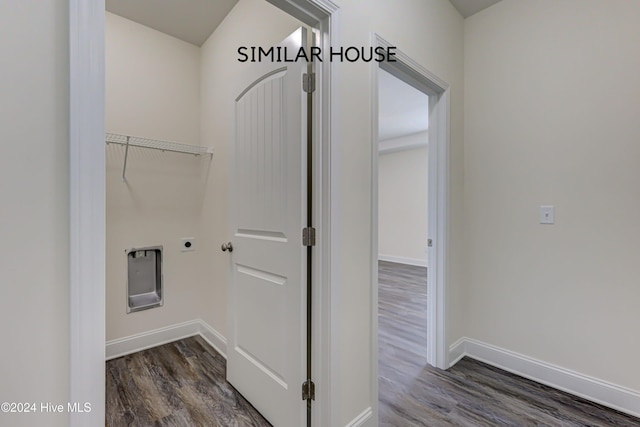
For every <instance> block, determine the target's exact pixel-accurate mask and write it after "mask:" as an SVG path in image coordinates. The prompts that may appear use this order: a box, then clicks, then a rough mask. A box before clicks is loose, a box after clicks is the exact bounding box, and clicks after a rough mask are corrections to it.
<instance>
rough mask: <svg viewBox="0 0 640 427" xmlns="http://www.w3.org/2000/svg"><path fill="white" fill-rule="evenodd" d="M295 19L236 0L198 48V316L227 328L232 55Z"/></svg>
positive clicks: (253, 1)
mask: <svg viewBox="0 0 640 427" xmlns="http://www.w3.org/2000/svg"><path fill="white" fill-rule="evenodd" d="M299 26H300V23H299V22H297V21H296V20H294V19H293V18H292V17H290V16H289V15H287V14H285V13H284V12H282V11H281V10H279V9H277V8H276V7H274V6H272V5H270V4H269V3H267V2H266V1H263V0H240V1H239V2H238V4H236V6H235V7H234V8H233V9H232V10H231V12H230V13H229V15H227V17H226V18H225V20H224V21H222V23H221V24H220V25H219V26H218V28H217V29H216V31H215V32H214V33H213V34H212V35H211V37H210V38H209V39H208V40H207V41H206V42H205V43H204V44H203V45H202V48H201V61H202V70H201V76H202V80H201V87H202V104H201V105H202V116H201V132H202V144H203V145H208V146H211V147H213V148H214V150H215V155H214V157H213V162H212V165H211V173H210V175H209V179H208V181H207V191H206V195H205V199H204V203H203V206H202V227H203V228H202V236H203V240H202V244H201V245H200V249H199V250H200V251H201V253H203V254H204V255H203V256H204V257H205V259H206V262H205V263H204V264H205V265H204V268H205V270H204V272H203V275H204V277H206V278H207V280H208V284H209V286H208V287H207V289H206V294H204V295H203V298H204V299H205V300H207V301H208V307H207V311H206V312H205V313H204V315H203V316H204V317H203V320H205V321H206V322H207V323H208V324H209V325H211V326H213V327H214V328H215V329H216V330H218V331H220V332H221V333H222V334H224V335H226V334H227V283H228V280H229V277H228V273H229V266H230V262H231V258H230V257H229V254H228V253H227V252H222V251H221V250H220V245H221V244H222V243H224V242H228V241H229V240H232V239H231V236H230V235H229V229H228V225H227V213H228V200H229V196H228V188H227V187H228V182H229V181H228V174H229V169H228V163H229V160H228V154H227V152H228V148H229V145H230V144H231V143H232V140H233V133H234V127H233V123H234V117H233V112H234V108H233V105H234V100H235V98H236V97H237V96H238V93H236V92H235V90H234V84H233V82H234V77H235V76H236V75H237V74H238V73H239V72H241V70H242V68H243V65H244V64H242V63H240V62H238V61H237V58H238V53H237V49H238V47H239V46H270V45H276V44H278V43H279V42H280V41H282V40H283V39H284V38H285V37H287V36H288V35H289V34H291V33H292V32H293V31H294V30H295V29H296V28H298V27H299Z"/></svg>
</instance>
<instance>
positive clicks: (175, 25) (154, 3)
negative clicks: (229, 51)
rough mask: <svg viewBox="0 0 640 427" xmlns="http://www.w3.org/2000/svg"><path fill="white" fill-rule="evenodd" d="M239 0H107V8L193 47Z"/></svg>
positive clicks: (204, 38)
mask: <svg viewBox="0 0 640 427" xmlns="http://www.w3.org/2000/svg"><path fill="white" fill-rule="evenodd" d="M237 2H238V0H106V5H107V11H109V12H111V13H115V14H116V15H120V16H122V17H123V18H127V19H130V20H132V21H135V22H137V23H138V24H142V25H146V26H147V27H151V28H153V29H154V30H158V31H161V32H163V33H166V34H169V35H170V36H173V37H176V38H178V39H180V40H184V41H186V42H188V43H191V44H194V45H196V46H202V44H203V43H204V42H205V41H206V40H207V39H208V38H209V36H210V35H211V33H213V31H214V30H215V29H216V28H217V27H218V25H219V24H220V23H221V22H222V20H223V19H224V18H225V16H227V14H228V13H229V11H231V9H233V7H234V6H235V5H236V3H237Z"/></svg>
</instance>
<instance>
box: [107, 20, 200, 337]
mask: <svg viewBox="0 0 640 427" xmlns="http://www.w3.org/2000/svg"><path fill="white" fill-rule="evenodd" d="M106 130H107V132H114V133H121V134H125V135H134V136H141V137H147V138H156V139H161V140H168V141H174V142H180V143H187V144H196V145H197V144H198V143H199V139H200V138H199V136H200V49H199V48H198V47H196V46H194V45H191V44H189V43H185V42H183V41H180V40H178V39H176V38H174V37H171V36H168V35H166V34H163V33H160V32H158V31H156V30H153V29H151V28H148V27H145V26H142V25H140V24H137V23H135V22H133V21H130V20H127V19H124V18H122V17H120V16H117V15H114V14H111V13H107V19H106ZM123 162H124V147H122V146H118V145H109V146H107V285H106V286H107V289H106V297H107V307H106V308H107V313H106V315H107V316H106V317H107V318H106V322H107V323H106V327H107V331H106V335H107V340H108V341H109V340H113V339H117V338H123V337H126V336H129V335H133V334H136V333H140V332H145V331H149V330H152V329H157V328H160V327H164V326H168V325H173V324H176V323H180V322H184V321H189V320H193V319H197V318H199V317H201V315H202V313H203V311H204V307H205V306H206V304H205V301H204V300H203V298H202V295H203V294H204V293H205V288H206V287H207V286H208V284H207V283H206V282H205V281H204V280H203V278H202V276H201V274H200V270H201V268H202V267H201V264H202V262H201V261H202V260H201V258H200V252H199V243H200V240H202V239H201V237H202V236H201V233H200V223H199V221H200V209H201V205H202V200H203V195H204V182H205V179H206V174H207V170H208V169H207V166H208V164H209V156H201V157H199V158H196V157H194V156H191V155H185V154H176V153H167V152H160V151H153V150H149V149H142V148H130V149H129V157H128V160H127V182H126V183H125V182H122V179H121V175H122V166H123ZM183 237H195V238H196V241H195V243H196V245H195V247H196V251H195V252H181V251H180V248H181V241H180V239H181V238H183ZM150 245H163V247H164V253H163V255H164V259H163V270H164V306H163V307H160V308H153V309H150V310H145V311H140V312H135V313H131V314H127V312H126V309H127V298H126V290H127V282H126V281H127V273H126V268H127V263H126V256H125V250H126V249H131V248H134V247H141V246H150Z"/></svg>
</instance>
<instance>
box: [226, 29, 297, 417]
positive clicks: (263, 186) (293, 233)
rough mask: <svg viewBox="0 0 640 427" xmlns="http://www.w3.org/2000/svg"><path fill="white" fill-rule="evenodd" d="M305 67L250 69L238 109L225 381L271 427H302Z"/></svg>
mask: <svg viewBox="0 0 640 427" xmlns="http://www.w3.org/2000/svg"><path fill="white" fill-rule="evenodd" d="M306 39H307V37H306V31H305V30H304V29H303V28H300V29H298V30H297V31H296V32H294V33H293V34H292V35H291V36H289V37H288V38H287V39H285V40H284V41H283V42H282V43H281V44H280V46H282V47H286V48H287V49H288V51H289V53H291V52H293V53H294V54H295V53H297V52H298V49H299V48H300V47H301V46H305V44H306ZM306 67H307V64H306V63H305V62H302V61H300V62H291V63H271V62H257V63H251V64H250V63H247V68H248V69H249V71H248V73H247V75H246V76H243V77H240V79H241V80H242V82H243V83H242V85H241V89H239V90H238V97H237V99H236V102H235V121H236V127H235V128H236V134H235V141H234V144H233V147H232V149H231V152H232V153H233V156H234V159H233V163H232V167H231V170H232V173H231V178H232V181H231V188H230V190H231V193H230V196H231V199H232V210H231V218H230V222H231V226H232V242H231V243H232V245H233V251H232V252H231V254H230V256H231V257H232V262H231V266H232V272H231V284H230V291H229V326H230V327H229V334H228V335H229V336H228V345H227V349H228V351H227V353H228V354H227V379H228V381H229V382H230V383H231V384H232V385H233V386H234V387H235V388H236V389H237V390H238V391H239V392H240V393H241V394H242V395H243V396H244V397H245V398H246V399H247V400H249V402H251V404H253V405H254V406H255V407H256V409H258V411H260V413H262V414H263V415H264V416H265V418H267V419H268V420H269V421H270V422H271V423H272V424H273V425H274V426H275V427H300V426H303V425H305V424H306V421H305V419H306V418H305V416H306V412H305V409H306V402H305V401H303V400H302V396H301V386H302V383H303V381H304V379H305V377H306V373H305V369H306V339H307V337H306V257H305V254H306V248H305V247H304V246H303V245H302V229H303V228H304V227H305V225H306V210H307V207H306V172H305V171H306V169H305V165H306V126H307V123H306V105H307V104H306V99H307V98H306V93H304V92H303V90H302V76H303V73H304V72H305V71H306Z"/></svg>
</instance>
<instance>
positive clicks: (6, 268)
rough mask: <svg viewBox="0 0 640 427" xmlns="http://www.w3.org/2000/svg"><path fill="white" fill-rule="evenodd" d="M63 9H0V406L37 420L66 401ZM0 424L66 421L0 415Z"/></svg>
mask: <svg viewBox="0 0 640 427" xmlns="http://www.w3.org/2000/svg"><path fill="white" fill-rule="evenodd" d="M68 9H69V8H68V5H67V2H64V1H55V0H43V1H38V2H17V1H12V2H0V40H2V43H0V58H2V79H1V80H0V112H1V114H0V140H1V141H2V143H1V144H0V183H2V184H0V199H1V200H2V203H0V218H2V221H0V241H1V243H0V289H1V294H2V296H1V297H0V324H1V325H2V327H1V328H0V331H1V332H0V340H1V341H2V352H0V378H2V380H1V381H0V402H38V406H37V409H38V412H39V410H40V407H39V402H55V403H63V404H65V405H66V402H67V401H68V400H69V369H70V366H69V237H68V236H69V225H68V224H69V208H68V206H69V161H68V155H69V143H68V141H69V127H68V121H69V114H68V111H69V85H68V81H69V65H68V64H69V48H68V40H69V35H68V28H69V19H68ZM96 403H97V402H96ZM0 424H2V425H11V426H16V427H22V426H34V425H47V426H60V427H62V426H68V425H69V417H68V415H67V414H55V415H48V414H41V413H36V414H5V413H0Z"/></svg>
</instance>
